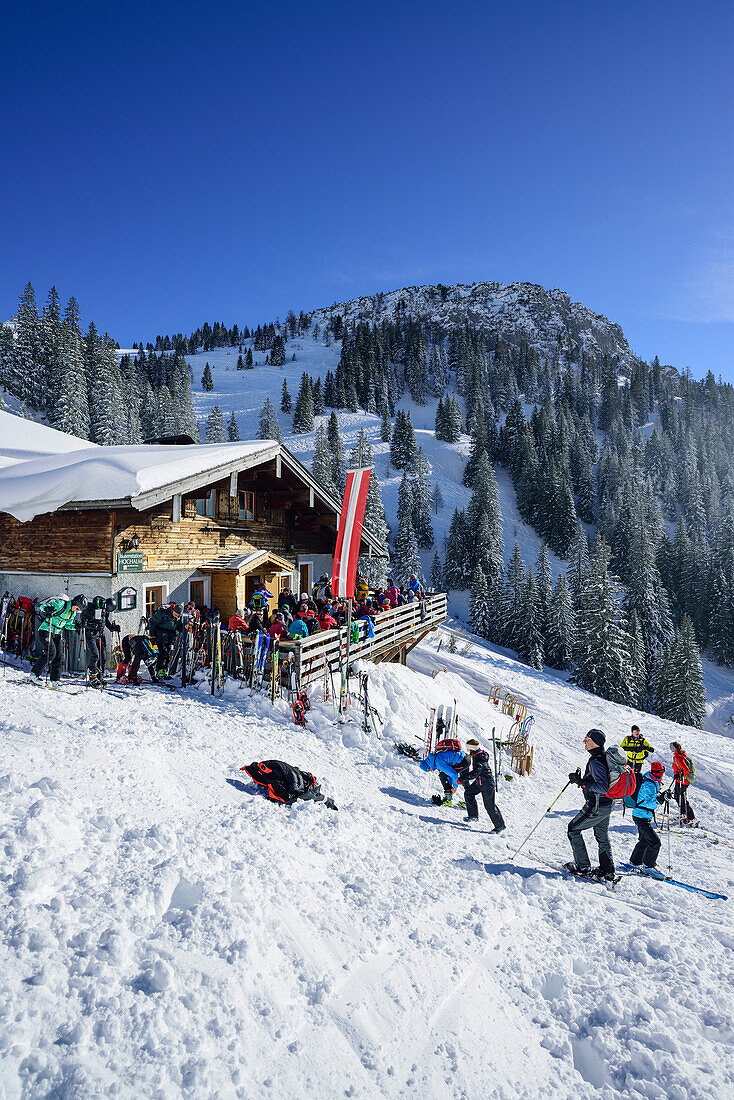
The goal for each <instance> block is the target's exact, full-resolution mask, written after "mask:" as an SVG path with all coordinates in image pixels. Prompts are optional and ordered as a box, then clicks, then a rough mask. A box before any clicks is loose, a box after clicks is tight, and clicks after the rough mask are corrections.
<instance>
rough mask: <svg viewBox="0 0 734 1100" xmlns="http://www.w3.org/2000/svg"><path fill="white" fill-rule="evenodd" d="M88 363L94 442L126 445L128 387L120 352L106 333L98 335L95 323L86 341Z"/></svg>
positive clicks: (105, 445) (86, 364)
mask: <svg viewBox="0 0 734 1100" xmlns="http://www.w3.org/2000/svg"><path fill="white" fill-rule="evenodd" d="M84 364H85V371H86V377H87V393H88V395H89V413H90V419H91V435H92V439H93V441H94V442H95V443H100V444H101V445H102V446H103V447H109V446H112V445H114V444H116V443H122V442H123V440H124V437H125V428H126V425H125V423H124V419H123V417H122V412H123V406H124V387H123V384H122V376H121V374H120V368H119V365H118V362H117V350H116V348H115V345H114V344H113V342H112V340H111V339H110V337H109V336H108V335H107V334H106V333H105V335H104V336H99V335H98V333H97V330H96V328H95V326H94V324H92V323H90V325H89V329H88V330H87V336H86V339H85V354H84Z"/></svg>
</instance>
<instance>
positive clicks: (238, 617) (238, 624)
mask: <svg viewBox="0 0 734 1100" xmlns="http://www.w3.org/2000/svg"><path fill="white" fill-rule="evenodd" d="M227 630H247V619H246V618H245V617H244V615H243V613H242V611H240V609H239V608H238V609H237V611H236V612H235V614H234V615H233V616H232V618H231V619H230V620H229V622H228V623H227Z"/></svg>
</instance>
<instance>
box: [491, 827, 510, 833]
mask: <svg viewBox="0 0 734 1100" xmlns="http://www.w3.org/2000/svg"><path fill="white" fill-rule="evenodd" d="M506 828H507V826H506V825H500V827H499V828H498V829H492V832H493V833H497V834H499V833H504V831H505V829H506Z"/></svg>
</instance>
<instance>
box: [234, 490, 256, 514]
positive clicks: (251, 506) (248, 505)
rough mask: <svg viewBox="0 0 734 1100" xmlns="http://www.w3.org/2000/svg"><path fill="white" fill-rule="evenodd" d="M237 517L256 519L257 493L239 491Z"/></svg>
mask: <svg viewBox="0 0 734 1100" xmlns="http://www.w3.org/2000/svg"><path fill="white" fill-rule="evenodd" d="M237 518H238V519H254V518H255V494H254V493H238V494H237Z"/></svg>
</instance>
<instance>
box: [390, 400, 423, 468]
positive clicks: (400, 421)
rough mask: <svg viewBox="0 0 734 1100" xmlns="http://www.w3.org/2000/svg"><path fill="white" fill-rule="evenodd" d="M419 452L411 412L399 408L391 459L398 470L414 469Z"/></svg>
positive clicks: (391, 447) (396, 416)
mask: <svg viewBox="0 0 734 1100" xmlns="http://www.w3.org/2000/svg"><path fill="white" fill-rule="evenodd" d="M417 453H418V448H417V447H416V443H415V432H414V431H413V422H412V420H411V418H410V413H409V412H405V411H404V410H403V409H398V411H397V413H396V414H395V427H394V429H393V436H392V443H391V444H390V461H391V463H392V464H393V466H394V467H395V469H396V470H412V469H413V465H414V463H415V458H416V455H417Z"/></svg>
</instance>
